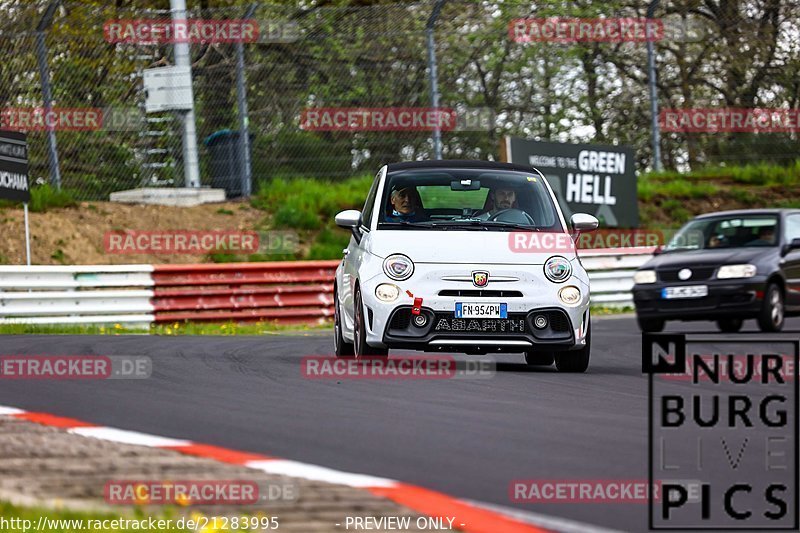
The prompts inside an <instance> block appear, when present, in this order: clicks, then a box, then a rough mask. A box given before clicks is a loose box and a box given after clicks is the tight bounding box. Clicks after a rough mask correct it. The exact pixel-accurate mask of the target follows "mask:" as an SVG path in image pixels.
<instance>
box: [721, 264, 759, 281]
mask: <svg viewBox="0 0 800 533" xmlns="http://www.w3.org/2000/svg"><path fill="white" fill-rule="evenodd" d="M756 270H757V268H756V266H755V265H725V266H721V267H719V272H717V279H733V278H752V277H753V276H755V275H756Z"/></svg>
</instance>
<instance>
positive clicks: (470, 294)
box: [439, 289, 522, 298]
mask: <svg viewBox="0 0 800 533" xmlns="http://www.w3.org/2000/svg"><path fill="white" fill-rule="evenodd" d="M439 296H466V297H467V298H522V293H521V292H520V291H498V290H488V289H444V290H441V291H439Z"/></svg>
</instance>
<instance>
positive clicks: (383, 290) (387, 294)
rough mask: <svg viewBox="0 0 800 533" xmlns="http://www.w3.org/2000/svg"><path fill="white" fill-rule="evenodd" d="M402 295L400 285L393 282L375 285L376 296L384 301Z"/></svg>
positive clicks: (390, 300)
mask: <svg viewBox="0 0 800 533" xmlns="http://www.w3.org/2000/svg"><path fill="white" fill-rule="evenodd" d="M398 296H400V287H398V286H397V285H392V284H391V283H381V284H380V285H378V286H377V287H375V297H376V298H377V299H378V300H380V301H382V302H393V301H395V300H397V297H398Z"/></svg>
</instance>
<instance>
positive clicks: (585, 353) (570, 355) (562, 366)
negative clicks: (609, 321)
mask: <svg viewBox="0 0 800 533" xmlns="http://www.w3.org/2000/svg"><path fill="white" fill-rule="evenodd" d="M591 351H592V324H591V322H590V323H589V329H588V331H587V332H586V346H584V347H583V348H581V349H580V350H574V351H571V352H558V353H556V368H557V369H558V371H559V372H570V373H582V372H586V369H587V368H589V356H590V355H591Z"/></svg>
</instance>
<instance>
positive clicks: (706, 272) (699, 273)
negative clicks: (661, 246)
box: [657, 267, 716, 282]
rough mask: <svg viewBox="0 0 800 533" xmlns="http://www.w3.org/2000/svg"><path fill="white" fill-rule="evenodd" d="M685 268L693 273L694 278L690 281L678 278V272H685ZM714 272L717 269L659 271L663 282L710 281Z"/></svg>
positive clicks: (694, 268) (671, 269)
mask: <svg viewBox="0 0 800 533" xmlns="http://www.w3.org/2000/svg"><path fill="white" fill-rule="evenodd" d="M684 268H688V269H689V270H691V271H692V277H690V278H689V279H686V280H683V279H681V278H679V277H678V272H680V271H681V270H683V269H684ZM714 270H716V267H681V268H670V269H665V270H658V271H657V272H658V279H659V280H661V281H666V282H671V281H686V282H691V281H702V280H706V279H710V278H711V276H712V275H713V274H714Z"/></svg>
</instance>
